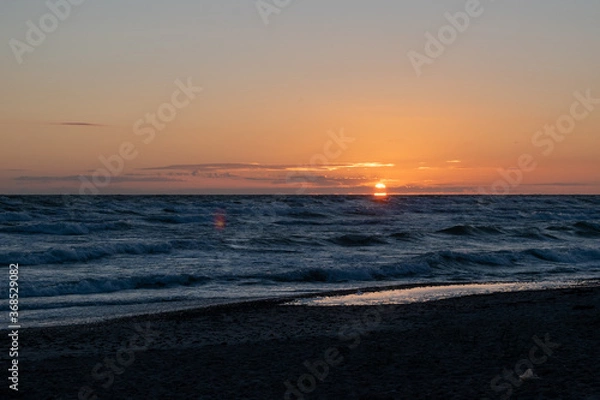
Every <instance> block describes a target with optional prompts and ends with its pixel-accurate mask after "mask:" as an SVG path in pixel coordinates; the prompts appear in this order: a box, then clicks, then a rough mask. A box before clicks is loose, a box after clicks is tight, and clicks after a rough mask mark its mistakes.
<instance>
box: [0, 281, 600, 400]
mask: <svg viewBox="0 0 600 400" xmlns="http://www.w3.org/2000/svg"><path fill="white" fill-rule="evenodd" d="M599 331H600V283H598V282H594V283H592V284H588V285H584V286H579V287H570V288H564V289H551V290H538V291H521V292H508V293H492V294H484V295H474V296H466V297H459V298H451V299H444V300H438V301H432V302H427V303H412V304H400V305H381V306H331V307H312V306H297V305H282V304H281V301H280V300H278V301H276V302H273V301H272V300H269V301H259V302H252V303H244V304H235V305H219V306H215V307H210V308H206V309H195V310H186V311H179V312H169V313H162V314H157V315H149V316H135V317H127V318H122V319H115V320H109V321H105V322H102V323H92V324H88V325H76V326H61V327H49V328H28V329H24V330H23V331H22V332H21V333H20V340H21V344H22V347H23V348H22V351H21V354H20V357H19V363H20V365H22V372H21V376H20V385H21V389H22V390H21V391H20V395H21V398H26V399H27V398H32V399H33V398H35V399H40V398H44V399H45V398H48V399H59V398H62V399H65V400H66V399H77V398H90V399H93V398H94V396H97V398H98V399H102V398H113V399H121V398H135V399H137V398H140V399H142V398H143V399H146V398H148V399H151V398H156V399H159V398H175V399H180V398H181V399H188V398H190V399H191V398H194V399H197V398H202V399H223V398H235V399H238V398H242V399H285V398H286V393H287V398H289V399H300V398H304V399H337V398H345V399H405V398H411V399H412V398H423V399H425V398H428V399H429V398H433V399H437V398H440V399H454V398H456V399H461V398H482V397H487V398H490V399H496V398H507V397H503V396H505V395H507V394H508V392H509V391H510V393H511V395H512V397H514V398H519V399H521V398H525V399H528V398H531V399H534V398H535V399H538V398H539V399H551V398H582V399H589V400H592V399H596V398H598V397H594V396H598V394H600V383H599V382H597V376H598V375H600V365H599V364H600V362H599V361H598V360H600V335H599V334H598V332H599ZM3 334H4V333H3ZM546 335H548V337H546ZM535 338H537V339H535ZM536 340H537V341H541V342H542V343H549V344H551V343H559V344H560V347H558V348H554V347H552V346H550V347H549V351H551V352H552V354H545V353H543V352H540V350H539V349H540V346H539V344H536V343H537V341H536ZM534 346H538V350H536V351H534V352H533V354H534V355H535V357H536V358H535V359H534V360H535V361H536V362H539V361H540V360H542V359H543V357H546V358H545V361H544V362H543V363H541V362H540V363H539V364H533V363H532V362H531V361H527V360H528V355H529V354H530V353H531V349H532V348H533V347H534ZM0 359H1V360H2V361H3V362H5V361H6V355H2V356H1V357H0ZM516 363H517V364H518V363H521V364H522V365H521V367H519V368H521V369H524V367H523V366H528V365H529V364H531V365H532V366H533V367H534V368H533V369H534V372H535V374H536V375H537V376H539V377H540V378H541V379H539V380H538V379H532V380H527V381H521V380H519V379H518V377H517V378H515V377H516V374H514V373H513V374H512V375H510V374H508V373H507V377H506V378H505V377H503V375H502V374H503V373H504V372H503V371H505V370H506V371H509V372H510V371H511V370H512V369H515V366H516ZM319 371H320V372H319ZM325 371H327V374H325ZM520 372H524V371H520ZM324 375H326V376H324ZM311 377H312V378H311ZM320 378H323V379H322V380H321V379H320ZM494 379H496V381H494ZM313 381H314V384H313ZM105 386H106V387H105ZM313 386H314V387H313ZM492 387H494V388H495V390H492ZM88 389H89V390H88ZM5 390H6V389H5V387H3V388H2V391H0V393H5ZM148 393H152V396H149V395H147V394H148Z"/></svg>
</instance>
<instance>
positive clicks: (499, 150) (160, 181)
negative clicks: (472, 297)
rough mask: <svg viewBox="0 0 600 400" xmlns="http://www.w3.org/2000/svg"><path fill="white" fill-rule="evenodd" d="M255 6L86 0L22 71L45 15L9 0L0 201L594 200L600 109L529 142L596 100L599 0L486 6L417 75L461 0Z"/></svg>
mask: <svg viewBox="0 0 600 400" xmlns="http://www.w3.org/2000/svg"><path fill="white" fill-rule="evenodd" d="M62 1H63V2H64V1H66V0H62ZM50 2H51V3H60V2H61V0H50ZM256 3H257V2H256V1H255V0H210V1H209V0H177V1H171V2H167V1H160V0H129V1H118V0H102V1H92V0H87V1H85V2H83V4H81V5H78V6H72V9H71V10H70V15H69V16H67V17H66V18H64V21H58V27H57V29H56V30H55V31H52V32H50V33H47V34H46V38H45V40H44V41H43V42H42V43H38V45H36V46H32V47H31V49H33V51H31V52H28V53H24V54H22V63H19V62H18V60H17V57H16V56H15V52H14V51H13V49H12V48H11V43H12V44H13V47H14V43H16V42H15V41H14V40H17V41H20V42H22V43H27V38H26V35H27V31H28V29H30V27H29V26H28V25H27V21H29V20H31V21H32V22H33V24H34V25H35V26H38V27H39V25H40V18H42V19H43V17H44V15H45V14H47V13H49V12H50V11H49V8H48V6H47V4H46V2H44V1H33V0H31V1H2V2H1V3H0V21H1V24H0V37H1V38H2V41H3V42H4V45H3V46H2V50H1V51H0V68H1V71H2V73H1V75H0V82H1V88H2V90H1V92H0V99H1V104H2V107H1V108H0V132H1V135H2V144H1V145H0V193H5V194H12V193H58V194H63V193H79V192H80V191H82V190H83V191H84V192H86V193H89V192H94V193H106V194H108V193H371V192H372V191H373V187H374V185H375V184H376V183H377V182H384V183H385V184H386V185H387V186H388V192H389V193H477V192H486V193H488V192H489V193H600V168H599V166H600V104H595V106H592V107H593V108H594V109H591V110H589V112H587V115H585V117H584V118H579V119H580V120H578V121H575V126H574V127H573V129H572V131H570V133H568V134H565V135H564V140H554V139H552V138H551V137H550V136H536V135H537V134H536V132H538V131H540V130H543V129H544V127H545V126H546V125H553V124H555V123H556V122H557V120H559V119H560V118H562V120H563V121H565V120H566V121H568V118H567V119H565V117H566V116H568V115H569V113H570V109H571V106H572V105H573V103H574V102H575V101H577V100H576V97H574V93H575V92H579V93H581V94H582V95H585V94H586V92H589V93H591V96H592V97H593V98H599V99H600V74H599V73H598V72H599V71H600V2H598V1H596V0H589V1H585V0H572V1H566V0H565V1H558V0H529V1H526V2H524V1H517V0H503V1H495V2H493V1H492V0H482V1H481V6H480V7H481V8H480V9H481V10H482V14H481V15H480V16H478V17H476V18H471V21H470V23H469V26H468V27H467V28H466V29H465V30H464V32H462V33H458V34H457V38H456V40H455V41H453V42H451V43H449V44H447V45H444V47H445V50H444V53H443V54H442V55H440V56H439V57H437V58H432V59H431V63H430V64H427V65H424V66H423V68H422V74H421V75H420V76H417V73H416V71H415V69H414V68H413V65H412V64H411V61H410V59H409V57H408V54H409V52H411V51H416V52H418V53H421V54H425V49H424V48H425V45H426V43H427V39H426V36H425V35H426V33H427V32H430V33H432V34H433V35H437V34H438V30H439V29H440V28H442V27H444V26H445V25H448V24H449V22H448V21H447V19H446V18H445V16H444V15H445V13H451V14H454V13H456V12H461V11H464V10H465V6H466V3H467V1H464V0H462V1H454V0H452V1H433V0H414V1H398V0H369V1H367V0H327V1H317V0H302V1H301V0H292V1H290V3H289V5H288V6H287V7H284V8H283V9H278V10H277V11H278V13H273V14H271V15H269V17H268V22H269V23H268V24H265V22H264V21H263V19H262V18H261V15H260V13H259V11H258V9H257V4H256ZM264 3H267V4H273V0H265V1H264ZM280 4H281V3H280ZM44 21H45V22H46V23H49V22H48V21H50V22H52V18H50V19H48V18H46V19H45V20H44ZM30 36H31V35H30ZM13 39H14V40H13ZM178 80H179V82H183V83H185V82H188V80H190V81H191V82H192V83H193V85H195V86H197V87H202V89H203V90H202V92H200V93H198V94H197V95H196V97H195V98H194V99H192V100H191V101H190V102H189V105H186V106H182V108H181V109H178V110H177V112H176V115H175V116H174V118H173V120H172V121H170V122H168V123H166V124H165V127H164V129H162V130H160V131H159V130H156V129H154V128H150V130H152V129H154V130H155V136H153V137H150V133H149V131H148V129H149V127H150V126H151V125H149V124H146V123H145V118H146V117H147V115H148V114H153V113H157V111H158V110H159V108H160V107H163V110H168V109H169V103H171V101H172V100H171V99H172V95H173V93H174V92H175V91H176V90H178V84H176V83H175V82H176V81H178ZM178 99H179V100H180V101H182V100H183V99H184V97H181V96H180V97H178ZM578 107H579V108H578V110H579V111H581V110H585V109H584V108H582V107H584V106H583V105H581V106H578ZM592 107H591V108H592ZM171 108H172V107H171ZM140 123H142V124H141V125H140ZM136 124H137V127H136ZM144 128H146V131H145V132H146V133H142V132H141V129H144ZM540 135H541V134H540ZM341 136H342V137H345V138H347V139H345V141H342V142H341V144H340V143H339V137H341ZM333 137H337V138H338V141H337V142H336V141H335V140H333V139H332V138H333ZM536 138H537V139H536ZM534 141H535V143H534ZM536 143H537V144H536ZM124 144H125V146H126V147H127V146H129V149H127V151H126V153H127V154H129V159H123V158H121V156H120V155H119V152H120V150H121V148H122V147H123V146H124ZM524 155H529V156H524ZM101 157H104V158H106V159H109V160H112V161H113V164H112V165H113V167H114V170H113V172H108V171H107V170H105V166H104V163H103V162H102V161H101ZM523 157H525V160H526V161H528V162H527V163H522V166H521V168H519V159H520V158H523ZM118 159H120V160H121V161H119V160H118ZM523 165H527V166H528V168H525V169H523ZM532 165H533V166H532ZM121 167H122V170H121ZM107 173H108V175H107ZM86 185H87V186H86Z"/></svg>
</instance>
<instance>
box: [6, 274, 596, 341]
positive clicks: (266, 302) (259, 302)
mask: <svg viewBox="0 0 600 400" xmlns="http://www.w3.org/2000/svg"><path fill="white" fill-rule="evenodd" d="M470 285H482V286H486V285H490V286H493V285H523V286H527V285H548V286H549V287H546V288H543V287H542V288H540V287H532V288H524V289H518V290H507V291H492V292H490V293H473V294H465V295H460V296H451V297H448V298H460V297H468V296H473V295H485V294H495V293H513V292H522V291H538V290H540V291H544V290H554V289H561V288H571V287H579V286H582V285H583V286H585V285H600V278H597V279H593V278H591V279H574V280H569V281H544V282H535V281H473V282H464V281H447V282H419V283H400V284H391V285H382V286H365V287H360V286H358V287H356V288H352V289H339V290H326V291H323V292H311V293H304V294H297V295H289V296H288V295H286V296H281V297H268V298H258V299H247V300H241V301H226V302H222V303H221V302H217V303H215V304H205V305H199V306H198V305H194V306H182V308H175V309H171V310H168V309H167V310H158V311H148V312H141V313H136V314H130V315H120V316H115V317H109V318H104V317H98V320H93V321H75V322H73V323H68V322H65V323H48V324H36V325H33V326H26V325H25V326H23V327H22V328H21V329H24V330H25V329H42V328H58V327H69V326H86V325H97V324H104V323H109V322H111V321H121V320H122V321H128V320H135V319H138V318H160V317H162V316H168V315H169V314H180V313H188V312H189V313H194V312H202V311H205V310H212V309H215V310H220V309H223V310H226V309H236V308H240V309H244V308H251V307H262V306H274V305H282V304H285V305H294V303H300V302H302V301H303V300H308V299H319V298H328V297H334V298H335V297H343V296H348V295H353V294H356V293H357V292H360V293H362V294H370V293H379V292H386V291H403V290H410V289H419V288H440V287H461V286H470ZM563 285H564V286H563ZM25 300H26V299H25ZM439 300H443V299H431V300H426V301H415V302H414V303H427V302H431V301H439ZM412 303H413V302H411V303H399V304H412ZM300 304H302V303H300ZM303 305H304V304H303ZM311 306H320V305H311ZM326 307H329V306H326ZM22 319H23V320H26V318H22ZM6 330H7V329H5V328H4V327H2V328H0V333H3V332H4V331H6Z"/></svg>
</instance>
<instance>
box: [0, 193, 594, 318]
mask: <svg viewBox="0 0 600 400" xmlns="http://www.w3.org/2000/svg"><path fill="white" fill-rule="evenodd" d="M599 244H600V196H493V197H488V196H390V197H389V198H387V199H385V200H377V199H374V198H372V197H370V196H4V197H0V263H1V264H3V265H5V266H6V267H8V265H9V264H13V263H18V264H19V298H20V303H19V307H20V321H21V323H22V324H23V325H24V326H27V325H30V326H35V325H53V324H71V323H77V322H85V321H93V320H98V319H104V318H109V317H114V316H118V315H131V314H136V313H146V312H156V311H161V310H171V309H178V308H186V307H193V306H198V305H208V304H215V303H228V302H235V301H243V300H248V299H257V298H272V297H280V296H295V295H299V294H306V293H315V292H328V291H332V290H338V289H349V288H352V289H354V288H364V287H372V286H389V285H395V284H403V283H411V284H412V283H423V284H428V283H439V282H457V283H463V284H465V283H474V282H491V281H493V282H534V283H536V284H539V283H551V284H556V283H560V282H568V281H574V280H586V279H597V278H600V246H599ZM5 283H6V284H5V285H4V284H3V285H2V288H1V289H0V292H1V293H2V297H3V299H7V297H8V278H7V279H6V280H5ZM2 304H3V307H4V305H6V307H5V309H8V308H7V307H8V302H7V300H3V303H2Z"/></svg>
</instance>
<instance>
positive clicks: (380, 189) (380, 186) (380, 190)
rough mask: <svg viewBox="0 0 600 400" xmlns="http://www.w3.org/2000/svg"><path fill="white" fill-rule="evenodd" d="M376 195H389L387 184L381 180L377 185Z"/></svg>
mask: <svg viewBox="0 0 600 400" xmlns="http://www.w3.org/2000/svg"><path fill="white" fill-rule="evenodd" d="M375 189H376V191H375V197H387V193H386V186H385V184H384V183H381V182H379V183H378V184H376V185H375Z"/></svg>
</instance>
